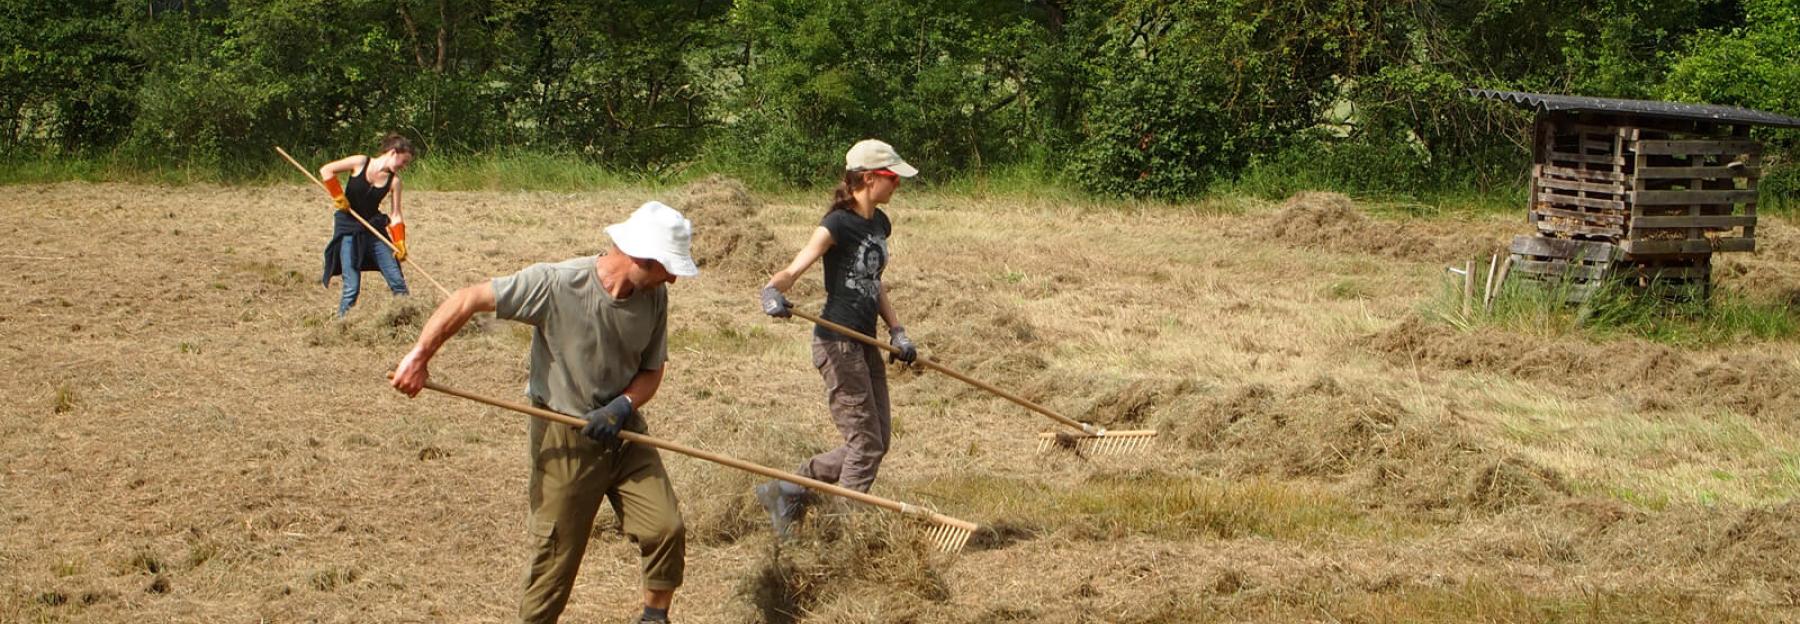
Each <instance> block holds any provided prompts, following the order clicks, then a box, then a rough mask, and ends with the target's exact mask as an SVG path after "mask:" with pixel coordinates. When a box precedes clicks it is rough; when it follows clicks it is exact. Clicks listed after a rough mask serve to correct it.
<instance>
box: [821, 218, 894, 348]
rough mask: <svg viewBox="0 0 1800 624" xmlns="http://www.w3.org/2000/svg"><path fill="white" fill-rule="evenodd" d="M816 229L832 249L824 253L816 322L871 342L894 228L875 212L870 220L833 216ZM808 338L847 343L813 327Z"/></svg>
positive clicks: (841, 338)
mask: <svg viewBox="0 0 1800 624" xmlns="http://www.w3.org/2000/svg"><path fill="white" fill-rule="evenodd" d="M819 226H820V227H823V228H825V230H826V231H828V232H831V241H832V245H831V249H828V250H826V251H825V310H824V311H823V312H821V313H820V314H819V316H820V317H822V318H824V319H825V320H827V321H831V322H833V323H837V324H839V325H843V326H845V327H849V328H851V329H854V330H856V331H859V332H862V333H864V334H868V335H869V336H871V337H873V336H875V317H876V316H877V315H878V314H879V313H880V301H881V272H882V270H883V269H886V268H887V259H888V244H887V239H888V234H890V233H892V232H893V224H891V223H890V222H888V217H887V213H885V212H882V211H881V209H880V208H877V209H875V218H873V219H864V218H862V217H861V216H859V215H857V214H856V212H854V211H851V210H833V211H831V212H829V213H827V214H826V215H825V218H823V219H820V220H819ZM813 335H814V336H818V337H820V338H824V339H827V340H848V338H844V337H842V336H839V335H837V332H834V331H831V330H829V329H825V328H824V327H818V326H814V327H813Z"/></svg>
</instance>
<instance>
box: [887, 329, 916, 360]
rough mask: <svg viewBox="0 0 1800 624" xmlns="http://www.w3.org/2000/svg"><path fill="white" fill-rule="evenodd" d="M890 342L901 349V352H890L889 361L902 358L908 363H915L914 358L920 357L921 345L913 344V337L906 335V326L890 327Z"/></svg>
mask: <svg viewBox="0 0 1800 624" xmlns="http://www.w3.org/2000/svg"><path fill="white" fill-rule="evenodd" d="M888 344H890V345H894V348H895V349H899V350H900V352H899V353H889V354H888V361H889V362H893V361H894V360H900V361H902V362H906V363H907V364H911V363H913V360H917V359H919V347H918V346H917V345H914V344H913V341H912V339H911V338H907V337H906V328H905V327H889V328H888Z"/></svg>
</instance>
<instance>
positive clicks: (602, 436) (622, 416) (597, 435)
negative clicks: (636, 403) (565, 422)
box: [581, 394, 634, 451]
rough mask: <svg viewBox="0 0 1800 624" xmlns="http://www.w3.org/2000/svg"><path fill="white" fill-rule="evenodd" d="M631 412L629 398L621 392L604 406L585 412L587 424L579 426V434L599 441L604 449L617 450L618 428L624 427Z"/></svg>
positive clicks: (632, 409) (632, 410)
mask: <svg viewBox="0 0 1800 624" xmlns="http://www.w3.org/2000/svg"><path fill="white" fill-rule="evenodd" d="M633 412H634V408H633V407H632V405H631V399H627V398H625V395H623V394H621V395H619V396H616V397H613V400H611V401H607V403H606V405H605V406H602V407H600V408H598V409H595V410H593V411H590V412H588V413H587V426H585V427H582V428H581V434H582V435H585V436H587V437H589V438H592V439H593V440H594V441H595V442H599V443H600V445H601V446H604V447H606V450H609V451H616V450H619V430H621V429H624V428H625V420H626V419H629V418H631V414H632V413H633Z"/></svg>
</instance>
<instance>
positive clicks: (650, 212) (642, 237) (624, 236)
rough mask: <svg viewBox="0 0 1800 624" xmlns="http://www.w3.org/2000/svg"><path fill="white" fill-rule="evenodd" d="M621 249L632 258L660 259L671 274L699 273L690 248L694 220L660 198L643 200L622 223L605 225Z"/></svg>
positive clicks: (689, 274) (691, 245) (692, 239)
mask: <svg viewBox="0 0 1800 624" xmlns="http://www.w3.org/2000/svg"><path fill="white" fill-rule="evenodd" d="M606 235H607V236H610V237H612V241H613V244H614V245H617V246H618V247H619V251H623V252H625V255H627V256H631V257H633V258H643V259H646V260H655V261H657V262H661V263H662V265H663V268H665V269H668V270H669V274H671V275H675V276H678V277H693V276H695V275H699V274H700V267H697V266H694V256H693V254H692V253H690V252H691V250H692V248H693V242H694V224H693V223H691V222H689V221H688V220H687V217H683V216H681V213H680V212H679V211H677V210H675V209H674V208H670V207H668V206H666V205H663V203H662V202H659V201H648V202H644V205H642V206H638V209H637V210H635V211H632V213H631V217H629V218H627V219H625V221H624V222H622V223H614V224H612V225H609V226H606Z"/></svg>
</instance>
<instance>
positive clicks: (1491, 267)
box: [1481, 254, 1500, 313]
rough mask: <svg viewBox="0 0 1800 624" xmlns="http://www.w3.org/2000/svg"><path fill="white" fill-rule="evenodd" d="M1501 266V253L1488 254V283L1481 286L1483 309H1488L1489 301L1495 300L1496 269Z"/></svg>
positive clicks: (1484, 311) (1483, 310)
mask: <svg viewBox="0 0 1800 624" xmlns="http://www.w3.org/2000/svg"><path fill="white" fill-rule="evenodd" d="M1499 268H1500V254H1494V255H1491V256H1488V272H1487V284H1486V285H1484V286H1482V287H1481V311H1482V312H1483V313H1486V312H1487V311H1488V302H1489V301H1493V300H1494V271H1495V270H1496V269H1499Z"/></svg>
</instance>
